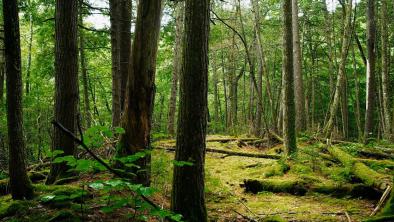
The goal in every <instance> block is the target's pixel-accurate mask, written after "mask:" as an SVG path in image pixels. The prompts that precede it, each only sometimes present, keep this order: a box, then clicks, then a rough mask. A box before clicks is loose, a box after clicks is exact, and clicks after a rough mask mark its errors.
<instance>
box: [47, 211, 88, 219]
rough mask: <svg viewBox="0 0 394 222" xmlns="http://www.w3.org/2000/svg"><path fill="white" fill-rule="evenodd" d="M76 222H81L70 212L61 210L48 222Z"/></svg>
mask: <svg viewBox="0 0 394 222" xmlns="http://www.w3.org/2000/svg"><path fill="white" fill-rule="evenodd" d="M58 221H59V222H67V221H70V222H78V221H81V219H80V218H79V217H78V216H76V215H75V214H73V212H71V211H70V210H61V211H59V212H57V213H56V215H55V216H53V217H52V218H51V219H49V221H48V222H58Z"/></svg>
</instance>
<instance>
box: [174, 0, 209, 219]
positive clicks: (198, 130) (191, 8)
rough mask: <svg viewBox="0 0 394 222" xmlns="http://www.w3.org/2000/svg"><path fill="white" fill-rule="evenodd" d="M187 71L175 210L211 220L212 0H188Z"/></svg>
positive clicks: (180, 117)
mask: <svg viewBox="0 0 394 222" xmlns="http://www.w3.org/2000/svg"><path fill="white" fill-rule="evenodd" d="M185 3H186V5H185V6H186V7H185V35H184V39H185V41H184V44H185V45H184V55H183V72H182V77H181V87H180V89H181V91H180V98H181V99H180V109H179V111H180V112H179V120H178V136H177V145H176V154H175V160H176V161H188V162H192V163H193V165H192V166H174V180H173V189H172V199H171V209H172V210H173V211H174V212H176V213H180V214H182V215H183V216H184V218H185V220H186V221H190V222H205V221H207V210H206V207H205V195H204V163H205V149H206V144H205V137H206V127H207V104H208V101H207V99H208V98H207V97H208V37H209V15H210V13H209V7H210V1H209V0H186V2H185Z"/></svg>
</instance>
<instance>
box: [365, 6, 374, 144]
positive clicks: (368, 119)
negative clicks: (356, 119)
mask: <svg viewBox="0 0 394 222" xmlns="http://www.w3.org/2000/svg"><path fill="white" fill-rule="evenodd" d="M375 42H376V23H375V0H367V52H368V57H367V97H366V107H365V127H364V142H365V143H367V142H368V138H371V137H372V136H373V130H374V113H375V100H376V87H375V65H376V51H375Z"/></svg>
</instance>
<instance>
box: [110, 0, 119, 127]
mask: <svg viewBox="0 0 394 222" xmlns="http://www.w3.org/2000/svg"><path fill="white" fill-rule="evenodd" d="M119 8H120V0H110V1H109V12H110V21H111V60H112V126H113V127H116V126H120V117H121V99H120V97H121V76H120V70H119V67H120V61H119V59H120V54H119V51H120V49H119V47H120V46H119V44H120V39H119V38H120V37H119V31H118V30H119V26H120V24H119V23H120V21H119V20H120V18H119V14H120V9H119Z"/></svg>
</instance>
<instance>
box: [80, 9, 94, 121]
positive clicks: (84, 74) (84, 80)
mask: <svg viewBox="0 0 394 222" xmlns="http://www.w3.org/2000/svg"><path fill="white" fill-rule="evenodd" d="M81 4H82V3H80V5H81ZM81 9H82V7H80V10H81ZM79 24H80V25H83V14H82V13H81V12H80V13H79ZM84 48H85V34H84V31H83V30H82V29H80V30H79V56H80V62H81V74H82V85H83V105H84V107H83V108H84V117H85V121H86V127H87V128H89V127H90V126H91V125H92V115H91V114H90V101H89V87H88V69H87V64H86V57H85V49H84Z"/></svg>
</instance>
